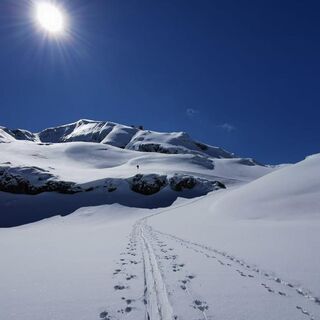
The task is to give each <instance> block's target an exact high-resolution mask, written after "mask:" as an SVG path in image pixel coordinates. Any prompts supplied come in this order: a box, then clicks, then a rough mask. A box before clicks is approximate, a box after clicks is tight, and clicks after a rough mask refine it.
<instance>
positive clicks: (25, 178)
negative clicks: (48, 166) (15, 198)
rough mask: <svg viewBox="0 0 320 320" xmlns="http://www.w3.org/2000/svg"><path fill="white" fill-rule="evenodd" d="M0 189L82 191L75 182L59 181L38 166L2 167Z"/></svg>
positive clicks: (10, 190)
mask: <svg viewBox="0 0 320 320" xmlns="http://www.w3.org/2000/svg"><path fill="white" fill-rule="evenodd" d="M0 191H3V192H10V193H17V194H30V195H35V194H39V193H42V192H59V193H65V194H74V193H77V192H80V191H82V190H81V188H80V187H78V186H76V184H75V183H73V182H66V181H59V180H57V178H56V177H55V176H54V175H52V174H50V173H48V172H47V171H45V170H43V169H41V168H37V167H8V166H1V167H0Z"/></svg>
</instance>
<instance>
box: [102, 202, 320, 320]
mask: <svg viewBox="0 0 320 320" xmlns="http://www.w3.org/2000/svg"><path fill="white" fill-rule="evenodd" d="M199 200H201V198H198V199H195V200H193V201H191V202H189V203H187V204H182V205H178V206H176V207H174V208H169V209H165V210H162V211H160V212H158V213H156V214H153V215H150V216H148V217H144V218H141V219H139V220H137V221H136V223H135V224H134V225H133V229H132V232H131V234H130V235H129V242H128V245H127V247H126V251H125V252H122V253H121V256H123V257H122V258H120V260H119V262H118V263H117V265H118V266H117V268H116V269H115V270H114V273H113V275H114V277H115V280H116V284H115V285H114V290H115V291H118V292H128V293H129V292H130V286H131V282H132V281H135V280H136V282H135V283H134V285H136V286H139V285H140V286H141V294H140V295H139V296H138V297H135V298H132V296H130V297H129V298H127V297H125V296H124V295H121V298H120V303H119V304H117V305H115V306H109V308H108V310H104V311H102V312H100V315H99V318H100V319H104V320H114V319H123V315H131V314H132V313H134V312H135V313H136V315H138V318H139V319H143V318H144V319H145V320H178V319H179V316H178V315H177V314H175V313H174V306H172V304H171V302H170V300H171V298H172V296H173V295H175V294H176V290H177V288H180V289H181V290H183V292H184V293H185V294H186V295H187V297H188V299H187V300H188V303H187V304H186V306H184V308H185V310H187V308H188V307H189V308H191V309H193V312H197V313H198V315H197V316H195V317H194V319H197V320H198V319H201V320H209V319H213V315H209V314H208V312H209V311H210V309H209V306H208V304H207V303H206V302H205V301H204V300H203V299H201V298H197V295H196V294H195V293H194V292H193V289H192V281H193V279H194V277H195V276H194V275H192V273H190V272H187V270H185V277H184V278H183V279H182V280H181V279H180V280H177V279H175V280H174V281H173V283H167V282H166V278H167V276H166V274H165V273H166V272H168V270H171V272H172V273H176V272H177V271H180V270H181V269H182V268H185V265H186V264H185V263H178V262H177V259H178V255H177V254H175V253H174V248H172V247H171V248H169V249H168V245H167V243H166V239H167V240H171V241H174V242H175V243H178V244H179V245H181V246H182V247H184V248H185V249H187V250H192V251H193V252H194V253H195V254H201V255H204V256H205V257H206V258H208V259H209V261H215V262H216V263H219V264H220V265H221V266H225V267H228V268H229V270H230V272H236V273H238V274H239V276H241V277H243V278H245V279H247V280H248V281H254V283H255V284H256V285H258V286H260V287H261V288H263V289H264V290H267V291H268V292H269V293H270V294H276V295H278V296H279V297H282V298H283V299H287V300H284V302H288V301H289V300H288V299H290V298H291V297H292V295H295V298H296V299H297V298H298V299H300V300H301V303H299V304H296V305H295V306H294V307H295V310H296V311H297V312H299V313H301V314H302V315H303V316H304V318H305V319H306V320H320V317H319V316H318V315H319V312H317V316H315V315H314V314H312V313H311V312H310V311H308V310H307V308H306V307H305V306H304V305H305V304H306V302H307V303H313V305H314V304H315V305H317V306H319V307H320V299H319V298H318V297H315V296H314V295H312V294H311V293H310V291H309V290H307V289H304V288H301V287H300V286H297V285H294V284H292V283H290V282H288V281H286V280H283V279H282V278H280V277H277V276H275V273H273V272H266V271H263V269H261V268H258V267H257V266H255V265H250V264H248V263H247V262H245V260H243V259H240V258H237V257H235V256H234V255H231V254H228V253H226V252H225V251H221V250H217V249H215V248H212V247H210V246H208V245H204V244H200V243H197V242H194V241H189V240H185V239H182V238H179V237H177V236H175V235H172V234H169V233H165V232H161V231H159V230H155V229H154V228H152V227H151V226H150V225H148V224H147V221H148V219H150V218H152V217H153V216H156V215H159V214H162V213H165V212H168V211H172V210H174V209H177V208H180V207H184V206H188V205H190V204H192V203H194V202H197V201H199ZM138 248H139V249H140V250H138ZM168 251H170V254H169V253H168ZM164 262H165V263H167V265H166V266H167V267H168V264H169V265H170V268H167V269H164V268H163V263H164ZM141 268H142V270H143V273H142V274H143V283H141V279H138V278H137V274H139V272H140V273H141ZM119 276H121V277H122V278H121V279H119ZM261 279H264V280H265V281H261ZM181 303H182V302H181ZM110 310H111V311H110ZM190 311H191V310H190ZM209 313H210V312H209ZM191 314H192V312H191ZM119 316H120V318H119ZM133 319H136V317H134V318H133ZM190 319H191V316H190Z"/></svg>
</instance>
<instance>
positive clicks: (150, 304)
mask: <svg viewBox="0 0 320 320" xmlns="http://www.w3.org/2000/svg"><path fill="white" fill-rule="evenodd" d="M138 228H139V237H140V243H141V250H142V256H143V270H144V279H145V289H144V293H145V295H144V296H145V304H146V319H152V320H172V319H174V316H173V312H172V307H171V305H170V302H169V298H168V294H167V288H166V284H165V283H164V281H163V278H162V275H161V272H160V270H159V266H158V262H157V258H156V256H155V253H154V251H153V248H152V244H151V243H150V241H149V240H148V237H147V236H145V231H144V229H145V226H144V222H140V223H139V224H138Z"/></svg>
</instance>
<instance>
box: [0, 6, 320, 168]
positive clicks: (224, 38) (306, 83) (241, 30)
mask: <svg viewBox="0 0 320 320" xmlns="http://www.w3.org/2000/svg"><path fill="white" fill-rule="evenodd" d="M33 1H35V0H33ZM56 2H57V3H59V4H60V5H61V6H63V7H64V8H65V11H66V12H68V14H69V16H70V18H69V19H70V29H71V35H70V36H69V38H68V39H60V40H54V39H45V40H44V36H43V34H42V33H41V32H40V31H39V30H37V29H36V28H35V26H34V25H33V24H32V22H31V20H30V15H31V14H30V13H31V12H32V1H31V0H21V1H9V0H1V3H0V13H1V16H0V44H1V50H0V111H1V112H0V125H3V126H7V127H10V128H16V127H20V128H25V129H29V130H32V131H39V130H41V129H43V128H45V127H48V126H54V125H58V124H63V123H68V122H73V121H76V120H78V119H80V118H89V119H97V120H111V121H115V122H119V123H124V124H142V125H144V127H145V128H148V129H153V130H160V131H187V132H188V133H189V134H190V135H191V136H193V137H194V138H196V139H199V140H201V141H203V142H207V143H210V144H213V145H218V146H222V147H224V148H226V149H228V150H230V151H233V152H235V153H237V154H239V155H242V156H248V157H254V158H256V159H257V160H259V161H261V162H264V163H283V162H295V161H298V160H301V159H303V158H304V157H305V156H306V155H309V154H312V153H316V152H319V151H320V150H319V138H320V134H319V131H320V130H319V129H320V125H319V118H320V111H319V105H320V104H319V103H320V81H319V80H320V79H319V74H320V59H319V57H320V41H319V38H320V4H319V2H318V1H295V0H292V1H281V0H278V1H272V0H269V1H260V0H256V1H245V0H243V1H235V0H234V1H231V0H225V1H214V0H210V1H209V0H200V1H199V0H198V1H188V0H184V1H182V0H181V1H180V0H162V1H155V0H151V1H150V0H121V1H119V0H117V1H116V0H90V1H87V0H86V1H85V0H72V1H71V0H69V1H67V0H61V1H57V0H56Z"/></svg>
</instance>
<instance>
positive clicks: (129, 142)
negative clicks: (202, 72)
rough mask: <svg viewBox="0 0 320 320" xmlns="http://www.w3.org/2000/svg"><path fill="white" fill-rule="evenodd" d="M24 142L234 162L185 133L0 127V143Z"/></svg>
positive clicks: (115, 127)
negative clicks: (95, 146) (87, 145)
mask: <svg viewBox="0 0 320 320" xmlns="http://www.w3.org/2000/svg"><path fill="white" fill-rule="evenodd" d="M14 140H27V141H33V142H37V143H63V142H74V141H81V142H94V143H102V144H107V145H111V146H114V147H118V148H122V149H128V150H135V151H143V152H157V153H167V154H198V155H203V156H209V157H212V158H234V157H235V155H234V153H231V152H228V151H226V150H224V149H222V148H220V147H215V146H210V145H208V144H205V143H201V142H198V141H196V140H193V139H192V138H191V137H190V136H189V135H188V134H187V133H185V132H156V131H150V130H144V129H143V128H142V126H126V125H122V124H117V123H114V122H110V121H94V120H87V119H82V120H79V121H76V122H73V123H70V124H65V125H61V126H57V127H52V128H47V129H44V130H42V131H41V132H39V133H32V132H30V131H27V130H23V129H15V130H11V129H8V128H5V127H0V142H10V141H14Z"/></svg>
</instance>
